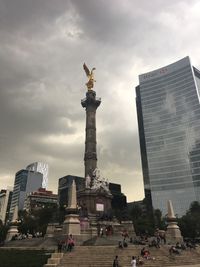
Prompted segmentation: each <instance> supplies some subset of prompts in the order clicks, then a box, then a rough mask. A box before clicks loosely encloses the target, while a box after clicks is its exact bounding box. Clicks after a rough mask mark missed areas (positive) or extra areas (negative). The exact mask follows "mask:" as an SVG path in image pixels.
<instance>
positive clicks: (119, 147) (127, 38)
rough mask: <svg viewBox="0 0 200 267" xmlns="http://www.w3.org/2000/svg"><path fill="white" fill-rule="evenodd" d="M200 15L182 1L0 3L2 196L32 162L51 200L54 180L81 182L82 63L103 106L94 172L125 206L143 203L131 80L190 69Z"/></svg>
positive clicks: (196, 60) (196, 55)
mask: <svg viewBox="0 0 200 267" xmlns="http://www.w3.org/2000/svg"><path fill="white" fill-rule="evenodd" d="M199 8H200V5H199V3H198V1H186V0H185V1H160V0H154V1H144V0H140V1H138V0H134V1H126V0H125V1H121V0H115V1H114V0H113V1H112V0H110V1H105V0H99V1H93V0H86V1H85V0H84V1H82V0H73V1H72V0H71V1H67V0H57V1H54V0H42V1H41V0H15V1H11V0H0V40H1V42H0V124H1V125H0V127H1V130H0V151H1V161H0V176H1V177H2V178H1V179H0V188H3V187H6V182H5V181H7V184H12V183H13V178H14V174H15V172H16V171H18V170H19V169H21V168H24V167H26V165H28V164H29V163H31V162H33V161H44V162H47V163H49V165H50V177H49V178H50V179H49V185H50V188H51V189H54V191H56V188H57V179H58V178H59V177H61V176H64V175H66V174H75V175H80V176H82V175H83V173H84V170H83V167H84V165H83V154H84V138H85V136H84V134H85V132H84V130H85V111H84V110H83V108H82V107H81V105H80V99H81V98H84V95H85V91H86V89H85V86H84V84H85V82H86V81H87V78H86V76H85V73H84V72H83V70H82V64H83V62H85V61H86V63H87V64H88V65H89V67H93V66H95V67H96V68H97V70H96V73H95V74H96V79H97V83H96V86H95V90H96V91H97V96H100V97H102V104H101V106H100V107H99V109H98V111H97V144H98V165H99V167H100V168H101V170H102V174H103V175H104V176H106V177H108V178H110V180H111V181H113V182H118V183H122V188H123V191H124V192H125V193H127V195H128V197H129V199H130V200H133V199H139V198H141V197H142V195H143V184H142V178H141V166H140V156H139V154H140V152H139V145H138V134H137V119H136V110H135V100H134V87H135V86H136V85H137V84H138V78H137V77H138V74H140V73H142V72H146V71H149V70H152V69H155V68H158V67H160V66H162V65H165V64H169V63H171V62H173V61H175V60H177V59H179V58H181V57H183V56H185V55H187V54H189V55H191V57H192V59H193V60H194V63H195V64H197V65H196V66H197V67H198V65H199V64H200V56H199V53H198V50H199V48H198V45H197V43H199V41H198V40H196V42H191V40H192V38H193V36H194V34H196V33H197V32H198V29H199V26H200V19H199V14H198V10H199ZM183 25H184V31H183ZM195 36H196V35H195ZM131 188H136V190H135V191H137V192H136V194H134V195H133V193H132V190H131Z"/></svg>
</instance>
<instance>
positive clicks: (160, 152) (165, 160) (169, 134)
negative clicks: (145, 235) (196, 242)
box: [136, 57, 200, 216]
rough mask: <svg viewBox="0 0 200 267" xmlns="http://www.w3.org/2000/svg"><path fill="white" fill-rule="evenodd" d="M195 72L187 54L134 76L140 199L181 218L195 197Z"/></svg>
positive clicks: (198, 87)
mask: <svg viewBox="0 0 200 267" xmlns="http://www.w3.org/2000/svg"><path fill="white" fill-rule="evenodd" d="M199 95H200V71H199V70H197V69H196V68H194V67H193V66H192V65H191V63H190V59H189V57H185V58H183V59H181V60H179V61H177V62H175V63H173V64H170V65H168V66H166V67H163V68H160V69H157V70H154V71H151V72H148V73H145V74H142V75H139V86H137V87H136V103H137V114H138V127H139V137H140V150H141V161H142V169H143V178H144V189H145V197H146V200H147V203H148V204H149V207H150V206H151V207H153V208H154V209H160V210H161V211H162V213H163V215H165V214H166V213H167V200H169V199H170V200H172V203H173V206H174V210H175V213H177V214H178V216H182V215H183V214H184V213H185V212H186V211H187V210H188V208H189V206H190V204H191V202H192V201H200V103H199Z"/></svg>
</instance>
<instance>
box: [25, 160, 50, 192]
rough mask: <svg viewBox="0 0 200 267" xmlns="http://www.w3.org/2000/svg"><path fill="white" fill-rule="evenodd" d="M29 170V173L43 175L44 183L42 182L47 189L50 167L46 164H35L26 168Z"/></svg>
mask: <svg viewBox="0 0 200 267" xmlns="http://www.w3.org/2000/svg"><path fill="white" fill-rule="evenodd" d="M26 169H27V170H29V171H34V172H40V173H42V175H43V181H42V187H43V188H47V185H48V174H49V165H48V164H47V163H44V162H34V163H31V164H29V165H28V166H27V167H26Z"/></svg>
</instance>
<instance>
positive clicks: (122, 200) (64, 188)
mask: <svg viewBox="0 0 200 267" xmlns="http://www.w3.org/2000/svg"><path fill="white" fill-rule="evenodd" d="M73 179H74V180H75V183H76V188H77V191H79V190H81V189H83V188H85V178H83V177H79V176H73V175H66V176H64V177H62V178H60V179H59V182H58V203H59V206H60V207H63V206H67V205H68V189H69V187H70V186H71V184H72V181H73ZM109 189H110V192H111V194H112V195H113V199H112V202H111V204H112V208H113V209H117V208H118V209H122V208H124V207H126V196H125V195H124V194H122V193H121V185H120V184H114V183H109Z"/></svg>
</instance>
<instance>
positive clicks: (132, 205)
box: [127, 200, 147, 215]
mask: <svg viewBox="0 0 200 267" xmlns="http://www.w3.org/2000/svg"><path fill="white" fill-rule="evenodd" d="M127 207H128V210H129V211H131V210H132V209H134V208H139V209H140V210H141V214H142V215H146V214H147V208H146V205H145V202H144V200H138V201H133V202H129V203H127Z"/></svg>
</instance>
